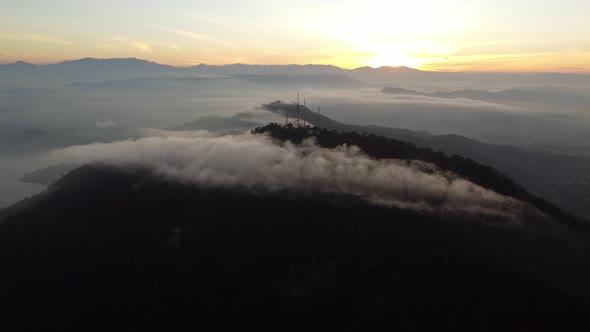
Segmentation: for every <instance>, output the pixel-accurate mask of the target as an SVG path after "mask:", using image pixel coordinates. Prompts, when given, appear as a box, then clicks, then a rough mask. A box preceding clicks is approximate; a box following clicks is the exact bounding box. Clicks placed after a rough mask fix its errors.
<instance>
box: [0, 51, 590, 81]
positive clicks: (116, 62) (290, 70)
mask: <svg viewBox="0 0 590 332" xmlns="http://www.w3.org/2000/svg"><path fill="white" fill-rule="evenodd" d="M31 68H34V70H31ZM3 71H4V72H5V71H10V72H11V74H13V75H16V74H22V75H25V76H26V77H24V78H23V77H13V79H15V80H16V81H17V82H18V81H22V80H24V81H25V82H26V83H27V84H33V83H35V82H36V81H35V80H34V79H36V80H41V81H39V82H37V84H38V85H39V84H50V83H51V82H50V81H49V79H50V78H52V79H53V80H54V81H55V82H60V83H64V84H68V83H73V82H76V81H81V82H84V81H99V80H114V79H131V78H136V77H142V76H146V75H155V74H158V75H162V74H175V75H190V74H204V75H276V74H285V75H344V76H347V77H350V78H352V79H355V80H358V81H360V82H362V83H365V84H405V85H410V84H421V85H432V84H437V83H440V84H442V83H449V82H452V83H454V84H460V85H463V86H469V85H473V84H474V83H478V84H492V85H494V84H502V85H507V84H516V85H519V84H524V85H531V86H538V85H539V83H540V82H542V83H543V85H555V86H562V85H588V84H590V75H587V74H563V73H476V72H428V71H420V70H417V69H412V68H408V67H380V68H371V67H361V68H357V69H352V70H348V69H342V68H339V67H336V66H330V65H247V64H232V65H222V66H213V65H205V64H202V65H198V66H193V67H173V66H167V65H161V64H158V63H155V62H149V61H145V60H140V59H135V58H127V59H95V58H85V59H80V60H72V61H65V62H62V63H57V64H50V65H40V66H34V67H31V66H23V65H22V64H20V65H18V64H12V65H3V66H0V72H3ZM30 75H33V76H32V77H31V76H30ZM55 82H54V83H55ZM0 83H1V82H0Z"/></svg>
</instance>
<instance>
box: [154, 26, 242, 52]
mask: <svg viewBox="0 0 590 332" xmlns="http://www.w3.org/2000/svg"><path fill="white" fill-rule="evenodd" d="M153 28H155V29H158V30H161V31H165V32H170V33H173V34H176V35H178V36H182V37H185V38H190V39H194V40H198V41H202V42H207V43H210V44H213V45H216V46H221V47H224V48H229V49H241V48H239V47H237V46H236V45H233V44H230V43H225V42H222V41H220V40H218V39H216V38H213V37H211V36H207V35H203V34H200V33H197V32H193V31H189V30H182V29H176V28H170V27H162V26H153Z"/></svg>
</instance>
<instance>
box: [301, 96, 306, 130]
mask: <svg viewBox="0 0 590 332" xmlns="http://www.w3.org/2000/svg"><path fill="white" fill-rule="evenodd" d="M306 105H307V102H306V98H303V112H302V113H303V115H302V116H301V120H303V121H302V122H303V123H302V125H303V126H305V109H306V108H307V106H306Z"/></svg>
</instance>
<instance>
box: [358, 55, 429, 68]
mask: <svg viewBox="0 0 590 332" xmlns="http://www.w3.org/2000/svg"><path fill="white" fill-rule="evenodd" d="M421 64H422V61H421V60H420V59H416V58H412V57H410V56H407V55H405V54H403V53H399V52H385V53H381V54H378V55H376V56H374V57H371V58H369V59H368V65H369V66H371V67H374V68H378V67H385V66H390V67H402V66H404V67H410V68H418V67H420V65H421Z"/></svg>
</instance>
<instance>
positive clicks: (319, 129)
mask: <svg viewBox="0 0 590 332" xmlns="http://www.w3.org/2000/svg"><path fill="white" fill-rule="evenodd" d="M321 131H322V128H320V107H319V106H318V135H319V134H320V132H321Z"/></svg>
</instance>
